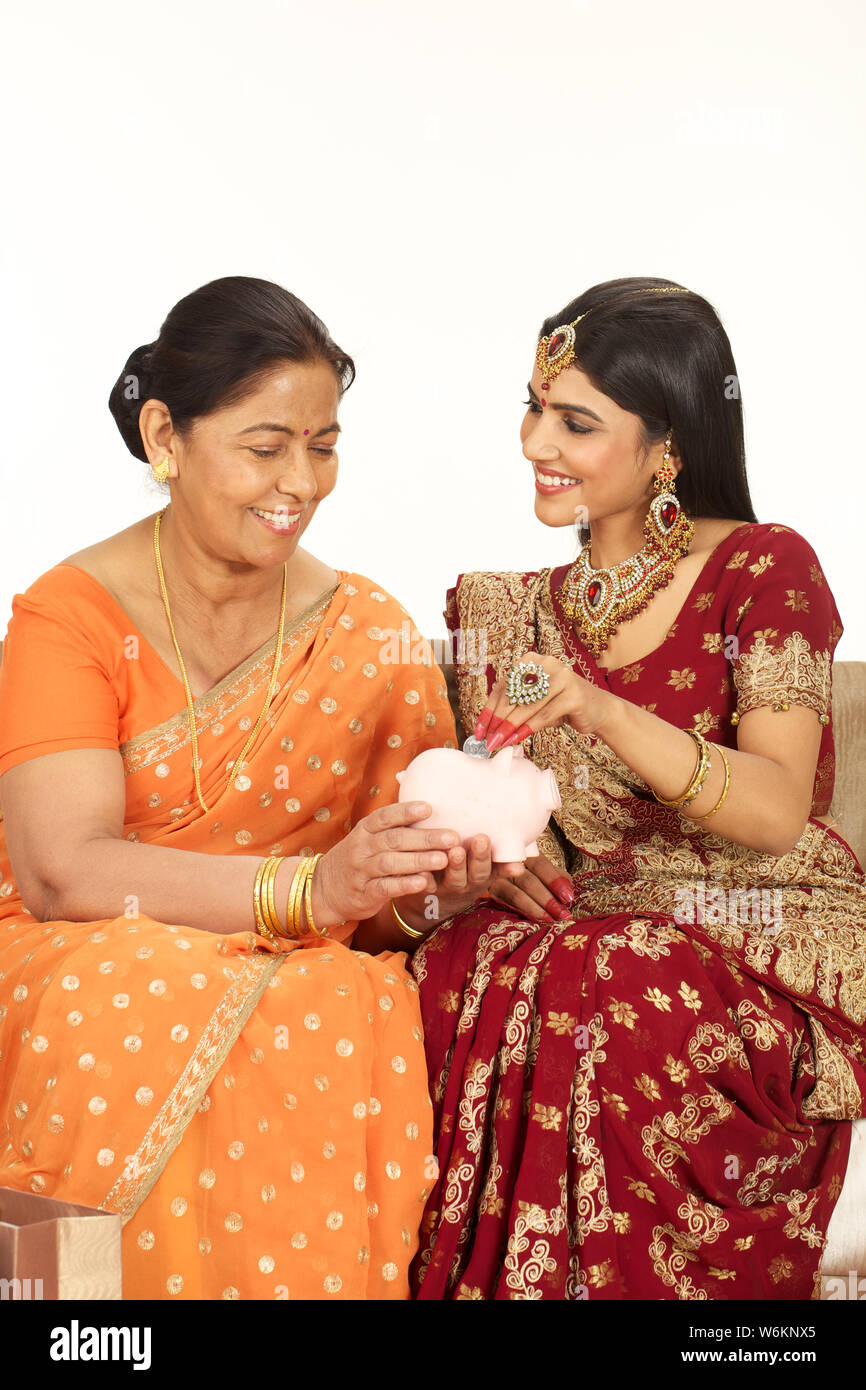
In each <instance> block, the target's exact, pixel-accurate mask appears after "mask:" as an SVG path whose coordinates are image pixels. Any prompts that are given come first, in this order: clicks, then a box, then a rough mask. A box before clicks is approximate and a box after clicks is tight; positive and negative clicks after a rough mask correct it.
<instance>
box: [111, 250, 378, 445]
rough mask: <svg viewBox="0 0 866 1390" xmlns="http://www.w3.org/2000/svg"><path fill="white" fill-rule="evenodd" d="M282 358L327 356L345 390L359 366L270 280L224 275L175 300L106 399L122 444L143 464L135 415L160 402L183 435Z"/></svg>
mask: <svg viewBox="0 0 866 1390" xmlns="http://www.w3.org/2000/svg"><path fill="white" fill-rule="evenodd" d="M278 362H299V363H300V362H303V363H308V362H327V363H330V365H331V366H332V367H333V368H334V371H335V373H336V375H337V379H338V381H339V384H340V394H341V395H342V394H343V393H344V392H345V391H347V390H348V389H349V387H350V386H351V384H352V382H353V381H354V379H355V364H354V362H353V361H352V359H351V357H349V356H348V354H347V353H345V352H343V350H342V348H339V347H338V346H337V344H336V343H335V342H334V341H333V340H332V338H331V336H330V334H329V333H328V330H327V328H326V327H325V325H324V324H323V323H322V320H321V319H320V318H318V317H317V316H316V315H315V314H314V313H313V311H312V309H309V308H308V307H307V305H306V304H304V303H303V301H302V300H300V299H298V298H297V296H296V295H293V294H291V293H290V292H289V291H288V290H285V289H283V287H282V286H281V285H275V284H274V283H273V282H272V281H270V280H258V279H256V278H254V277H252V276H248V275H226V276H224V277H223V278H222V279H221V280H211V281H210V283H209V284H207V285H202V286H201V287H200V289H197V290H193V291H192V293H191V294H188V295H186V296H185V298H183V299H180V300H178V302H177V304H175V306H174V308H173V309H172V310H171V311H170V312H169V314H168V317H167V318H166V320H165V322H164V323H163V325H162V327H161V328H160V330H159V337H158V338H157V339H156V340H155V342H152V343H144V344H142V346H141V347H137V348H136V349H135V351H134V352H133V353H131V354H130V356H129V357H128V358H127V361H126V365H125V366H124V368H123V371H122V372H121V373H120V376H119V377H118V378H117V381H116V382H115V383H114V386H113V387H112V389H111V395H110V396H109V398H108V408H109V410H110V411H111V413H112V415H113V416H114V419H115V423H116V424H117V428H118V429H119V430H120V433H121V435H122V436H123V440H124V443H125V444H126V447H127V448H128V449H129V450H130V452H131V453H133V454H134V455H135V457H136V458H139V459H142V460H143V461H144V462H145V463H146V462H147V461H148V460H147V454H146V452H145V449H144V444H143V443H142V438H141V430H140V429H139V424H138V416H139V411H140V410H141V407H142V405H143V403H144V402H145V401H146V400H149V399H155V400H159V401H163V402H164V404H165V405H166V406H167V407H168V410H169V413H170V415H171V420H172V425H173V427H174V428H175V429H176V430H177V431H178V433H179V434H183V433H184V431H185V430H187V429H189V427H190V426H191V425H192V423H193V422H194V421H195V420H196V419H199V418H200V417H201V416H203V415H208V414H210V413H211V412H212V411H214V410H218V409H221V408H223V407H225V406H229V405H234V404H235V403H236V402H237V401H239V400H242V399H243V397H244V396H245V395H247V394H249V392H250V391H251V390H253V389H254V388H255V385H256V383H257V382H258V381H259V380H261V378H263V377H264V376H265V375H266V374H267V372H268V371H269V370H271V369H272V368H273V367H274V366H275V365H276V364H277V363H278Z"/></svg>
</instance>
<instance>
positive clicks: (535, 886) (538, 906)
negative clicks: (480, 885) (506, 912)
mask: <svg viewBox="0 0 866 1390" xmlns="http://www.w3.org/2000/svg"><path fill="white" fill-rule="evenodd" d="M490 896H491V897H492V898H495V899H496V901H497V902H501V903H503V904H504V905H505V906H506V907H508V908H510V909H511V911H512V912H519V913H520V915H521V916H522V917H529V918H530V919H531V920H532V921H535V922H544V921H547V922H553V921H557V922H568V921H570V920H571V915H572V914H571V911H570V910H569V909H570V907H571V904H572V903H573V902H574V890H573V888H572V886H571V880H570V879H569V878H568V877H567V875H566V874H564V873H563V872H562V870H561V869H560V868H558V867H557V865H556V864H552V863H551V862H550V860H549V859H548V858H547V856H546V855H544V854H536V855H533V856H531V857H530V858H529V859H527V861H526V863H525V864H524V865H522V866H521V872H520V873H519V874H517V875H515V877H514V878H496V879H494V880H493V882H492V883H491V885H490Z"/></svg>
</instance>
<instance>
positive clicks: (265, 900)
mask: <svg viewBox="0 0 866 1390" xmlns="http://www.w3.org/2000/svg"><path fill="white" fill-rule="evenodd" d="M282 862H283V856H282V855H278V854H275V855H272V856H271V858H270V859H269V860H268V867H267V868H266V869H265V872H264V875H263V876H262V888H261V903H262V916H263V917H264V919H265V921H266V922H267V924H268V926H269V927H270V929H271V931H272V932H273V933H274V935H275V936H284V935H285V933H284V931H283V929H282V927H281V925H280V919H279V917H278V916H277V905H276V902H275V901H274V881H275V880H276V877H277V870H278V869H279V867H280V865H281V864H282Z"/></svg>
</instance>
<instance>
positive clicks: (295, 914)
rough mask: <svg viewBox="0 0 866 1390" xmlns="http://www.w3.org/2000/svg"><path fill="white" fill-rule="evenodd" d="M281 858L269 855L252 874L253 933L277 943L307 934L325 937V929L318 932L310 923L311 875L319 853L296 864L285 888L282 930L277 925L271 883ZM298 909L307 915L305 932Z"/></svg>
mask: <svg viewBox="0 0 866 1390" xmlns="http://www.w3.org/2000/svg"><path fill="white" fill-rule="evenodd" d="M285 857H286V856H285V855H283V854H272V855H270V856H269V857H268V858H267V859H263V860H262V862H261V864H260V865H259V867H258V870H257V871H256V881H255V884H254V885H253V911H254V913H255V917H256V928H257V930H258V931H259V933H260V935H261V936H265V937H267V938H268V940H269V941H277V940H278V939H279V938H282V939H283V940H285V939H286V938H291V937H294V938H296V939H297V938H298V937H301V936H308V935H315V936H326V935H327V928H324V929H320V928H319V927H317V926H316V924H315V921H314V920H313V873H314V872H315V868H316V865H317V864H318V862H319V860H320V859H321V857H322V856H321V854H313V855H307V856H305V857H304V858H302V859H301V862H300V863H299V864H298V867H297V869H296V870H295V873H294V876H293V878H292V885H291V888H290V889H289V900H288V905H287V908H286V925H285V927H283V926H281V924H280V919H279V917H278V916H277V905H276V900H275V896H274V882H275V880H276V877H277V870H278V869H279V867H280V865H281V864H282V862H283V860H284V859H285ZM302 906H303V908H304V909H305V910H306V914H307V930H306V932H305V931H304V924H303V919H302V916H301V908H302Z"/></svg>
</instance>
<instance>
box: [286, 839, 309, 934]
mask: <svg viewBox="0 0 866 1390" xmlns="http://www.w3.org/2000/svg"><path fill="white" fill-rule="evenodd" d="M306 862H307V861H306V858H301V860H300V862H299V863H298V867H297V868H296V869H295V873H294V877H293V878H292V886H291V888H290V889H289V900H288V904H287V906H286V931H287V932H288V933H289V935H290V936H293V937H295V938H296V939H297V938H298V937H299V936H300V934H301V930H300V927H301V924H300V921H299V919H298V906H299V898H300V894H301V891H302V890H303V886H304V879H305V878H306V871H305V869H304V865H305V864H306Z"/></svg>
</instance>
